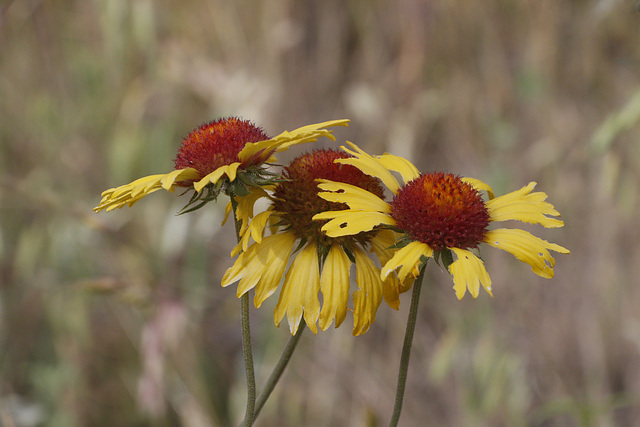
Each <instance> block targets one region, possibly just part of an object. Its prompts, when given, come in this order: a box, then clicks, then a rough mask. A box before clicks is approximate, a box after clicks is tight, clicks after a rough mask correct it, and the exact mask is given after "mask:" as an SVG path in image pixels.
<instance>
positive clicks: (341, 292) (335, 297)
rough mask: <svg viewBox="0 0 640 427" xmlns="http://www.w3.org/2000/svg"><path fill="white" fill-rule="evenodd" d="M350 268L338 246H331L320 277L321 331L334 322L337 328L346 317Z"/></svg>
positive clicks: (348, 261) (349, 263)
mask: <svg viewBox="0 0 640 427" xmlns="http://www.w3.org/2000/svg"><path fill="white" fill-rule="evenodd" d="M350 266H351V261H350V260H349V257H348V256H347V254H346V253H345V252H344V251H343V250H342V248H341V247H340V245H336V244H334V245H331V249H329V254H328V255H327V259H326V260H325V262H324V265H323V266H322V274H321V276H320V290H321V291H322V299H323V303H322V311H320V319H319V322H318V324H319V326H320V329H321V330H323V331H324V330H326V329H327V328H328V327H329V326H330V325H331V323H332V322H333V321H334V320H335V324H336V328H337V327H338V326H340V324H342V322H343V321H344V319H345V317H346V316H347V305H348V303H349V268H350Z"/></svg>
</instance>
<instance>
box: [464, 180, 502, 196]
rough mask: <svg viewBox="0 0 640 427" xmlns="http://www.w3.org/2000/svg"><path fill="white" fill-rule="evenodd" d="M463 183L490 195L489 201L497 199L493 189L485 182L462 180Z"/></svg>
mask: <svg viewBox="0 0 640 427" xmlns="http://www.w3.org/2000/svg"><path fill="white" fill-rule="evenodd" d="M462 181H463V182H466V183H467V184H469V185H470V186H472V187H473V188H475V189H476V190H478V191H486V192H487V194H488V195H489V199H493V198H494V197H496V196H495V194H493V190H492V189H491V187H489V185H488V184H485V183H484V182H483V181H480V180H479V179H476V178H462Z"/></svg>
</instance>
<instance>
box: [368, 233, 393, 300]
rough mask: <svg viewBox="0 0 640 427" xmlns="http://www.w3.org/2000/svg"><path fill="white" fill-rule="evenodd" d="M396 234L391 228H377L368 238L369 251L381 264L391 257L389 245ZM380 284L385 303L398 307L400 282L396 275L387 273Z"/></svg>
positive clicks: (391, 250)
mask: <svg viewBox="0 0 640 427" xmlns="http://www.w3.org/2000/svg"><path fill="white" fill-rule="evenodd" d="M396 235H397V233H395V232H394V231H391V230H379V231H378V232H376V235H375V236H374V237H373V238H372V239H371V240H370V242H369V243H370V244H371V252H373V253H375V254H376V256H377V257H378V259H379V260H380V264H381V265H385V264H386V263H387V262H388V261H389V260H390V259H391V258H392V257H393V253H394V250H393V249H389V247H390V246H393V244H394V243H395V241H396ZM382 285H383V288H382V289H383V293H382V295H383V296H384V300H385V301H386V302H387V304H389V306H390V307H392V308H394V309H396V310H397V309H398V308H400V282H399V280H398V278H397V277H396V275H395V274H389V275H387V277H386V278H385V279H384V282H383V283H382Z"/></svg>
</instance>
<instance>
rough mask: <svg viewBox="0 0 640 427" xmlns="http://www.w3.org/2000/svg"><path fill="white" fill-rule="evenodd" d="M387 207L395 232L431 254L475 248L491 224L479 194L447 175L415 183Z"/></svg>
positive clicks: (424, 176) (407, 186)
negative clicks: (434, 251)
mask: <svg viewBox="0 0 640 427" xmlns="http://www.w3.org/2000/svg"><path fill="white" fill-rule="evenodd" d="M390 205H391V216H392V217H393V218H394V219H395V220H396V223H397V225H398V228H400V229H401V230H403V231H404V232H406V233H407V234H409V236H410V237H411V238H412V239H413V240H417V241H420V242H423V243H426V244H427V245H429V247H431V248H432V249H434V250H442V249H444V248H461V249H467V248H475V247H477V246H478V245H479V244H480V243H481V242H482V240H483V238H484V235H485V233H486V231H487V226H488V225H489V222H490V217H489V212H488V211H487V208H486V207H485V205H484V201H483V200H482V197H480V193H479V192H478V191H477V190H476V189H475V188H473V187H472V186H471V185H469V184H467V183H465V182H464V181H462V180H461V179H460V177H458V176H456V175H452V174H450V173H447V174H445V173H442V172H436V173H430V174H424V175H422V176H420V177H419V178H416V179H414V180H413V181H411V182H409V183H408V184H407V185H405V186H404V187H402V188H401V189H400V191H398V194H396V196H395V197H394V199H393V201H392V202H391V203H390Z"/></svg>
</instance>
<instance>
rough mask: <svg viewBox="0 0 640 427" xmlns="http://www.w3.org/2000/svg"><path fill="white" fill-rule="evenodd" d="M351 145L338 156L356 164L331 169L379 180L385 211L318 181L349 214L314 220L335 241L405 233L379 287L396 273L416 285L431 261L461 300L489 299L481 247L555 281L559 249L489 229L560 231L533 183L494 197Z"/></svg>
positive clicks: (365, 194)
mask: <svg viewBox="0 0 640 427" xmlns="http://www.w3.org/2000/svg"><path fill="white" fill-rule="evenodd" d="M348 144H349V145H350V146H351V147H352V148H353V150H354V151H351V150H349V149H347V148H345V147H342V148H343V149H344V150H345V151H346V152H348V153H350V154H351V155H353V156H354V157H351V158H346V159H338V160H336V162H338V163H342V164H345V165H352V166H355V167H356V168H358V169H360V170H361V171H362V172H364V173H366V174H368V175H371V176H375V177H378V178H380V179H381V180H382V182H384V184H385V185H386V186H387V188H389V189H390V190H391V192H392V193H393V194H394V198H393V200H392V201H391V202H389V203H387V202H385V201H384V200H382V199H381V198H380V197H378V195H376V194H373V193H371V192H369V191H366V190H364V189H362V188H357V187H354V186H351V185H348V184H345V183H339V182H331V181H330V180H321V181H319V182H320V184H319V187H320V188H321V189H322V190H325V191H323V192H320V193H319V196H320V197H322V198H324V199H326V200H328V201H332V202H338V203H344V204H346V205H347V206H348V208H347V209H345V210H341V211H340V210H334V211H328V212H323V213H319V214H317V215H315V216H314V217H313V218H314V219H315V220H322V221H326V220H329V222H327V223H325V224H324V226H323V227H322V230H323V231H324V232H325V233H326V234H327V235H328V236H330V237H334V238H339V237H342V236H349V235H353V234H358V233H362V232H368V231H370V230H373V229H374V227H377V226H378V227H377V228H376V229H379V228H381V227H382V228H385V227H386V228H391V229H394V230H396V231H399V232H401V233H404V237H403V238H402V239H400V241H399V242H398V244H397V246H401V248H400V249H398V250H397V252H396V253H395V254H394V255H393V257H392V258H391V259H390V260H389V262H387V263H386V264H385V265H384V267H383V268H382V271H381V277H382V278H383V279H384V278H385V277H386V276H387V275H388V274H389V273H390V272H392V271H395V270H396V269H398V268H400V270H399V271H398V273H397V274H398V278H399V279H400V280H406V279H407V278H411V277H415V276H417V274H418V272H419V271H420V268H421V266H422V263H423V260H425V259H428V258H432V257H433V258H435V259H436V260H438V259H441V260H442V261H443V262H444V264H445V266H447V267H448V269H449V272H450V273H451V274H452V276H453V282H454V289H455V292H456V296H457V297H458V298H459V299H461V298H462V297H463V296H464V294H465V292H466V291H467V290H469V292H470V293H471V295H472V296H473V297H474V298H476V297H477V296H478V294H479V290H480V284H482V286H483V287H484V289H485V290H486V291H487V292H488V293H489V294H491V278H490V277H489V274H488V273H487V271H486V269H485V266H484V263H483V261H482V260H481V259H480V258H479V257H478V256H476V255H475V254H474V253H473V252H472V251H471V250H470V249H475V248H477V247H478V246H479V245H480V244H481V243H486V244H488V245H490V246H493V247H495V248H499V249H503V250H505V251H507V252H509V253H511V254H512V255H514V256H515V257H516V258H517V259H519V260H520V261H522V262H525V263H527V264H529V265H530V266H531V268H532V270H533V272H534V273H536V274H537V275H539V276H541V277H544V278H551V277H553V267H554V265H555V259H554V258H553V257H552V256H551V254H550V253H549V251H550V250H552V251H556V252H559V253H569V251H568V250H567V249H565V248H563V247H562V246H559V245H557V244H554V243H549V242H547V241H545V240H542V239H540V238H538V237H535V236H533V235H532V234H531V233H529V232H527V231H524V230H519V229H504V228H499V229H495V230H489V229H488V226H489V224H491V223H493V222H498V221H508V220H518V221H522V222H526V223H529V224H540V225H542V226H544V227H547V228H553V227H562V226H563V225H564V223H563V222H562V221H561V220H559V219H557V218H553V217H558V216H560V214H559V213H558V211H556V210H555V208H554V207H553V205H551V204H550V203H548V202H546V201H545V200H546V199H547V195H546V194H545V193H542V192H535V193H532V190H533V188H534V187H535V185H536V183H535V182H531V183H529V184H528V185H527V186H525V187H523V188H521V189H520V190H517V191H514V192H511V193H508V194H505V195H503V196H499V197H495V196H494V194H493V191H492V190H491V188H490V187H489V186H488V185H487V184H485V183H484V182H482V181H480V180H477V179H473V178H460V177H458V176H455V175H452V174H446V173H441V172H439V173H428V174H420V173H419V172H418V170H417V169H416V167H415V166H413V165H412V164H411V163H410V162H409V161H408V160H406V159H403V158H400V157H396V156H393V155H390V154H384V155H382V156H377V157H373V156H370V155H368V154H367V153H365V152H364V151H362V150H361V149H360V148H358V147H357V146H356V145H355V144H352V143H349V142H348ZM392 171H394V172H398V173H399V174H400V176H401V177H402V178H403V183H399V182H398V181H397V180H396V178H395V177H394V175H393V174H392ZM480 191H486V192H487V194H488V196H489V200H488V201H484V200H483V199H482V197H481V195H480ZM403 245H404V246H403ZM453 255H455V258H456V259H455V260H454V258H453Z"/></svg>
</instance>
